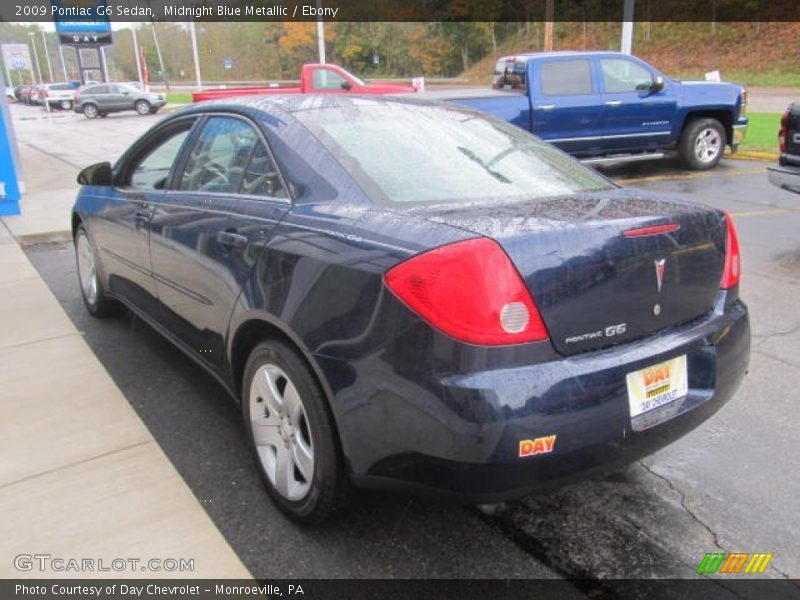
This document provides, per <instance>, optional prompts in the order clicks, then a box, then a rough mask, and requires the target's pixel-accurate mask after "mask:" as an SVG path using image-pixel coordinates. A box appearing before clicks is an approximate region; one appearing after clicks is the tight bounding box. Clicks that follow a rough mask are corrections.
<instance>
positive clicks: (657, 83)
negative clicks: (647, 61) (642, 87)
mask: <svg viewBox="0 0 800 600" xmlns="http://www.w3.org/2000/svg"><path fill="white" fill-rule="evenodd" d="M663 89H664V78H663V77H662V76H661V75H656V76H655V77H654V78H653V83H652V84H650V91H651V92H653V93H655V92H660V91H661V90H663Z"/></svg>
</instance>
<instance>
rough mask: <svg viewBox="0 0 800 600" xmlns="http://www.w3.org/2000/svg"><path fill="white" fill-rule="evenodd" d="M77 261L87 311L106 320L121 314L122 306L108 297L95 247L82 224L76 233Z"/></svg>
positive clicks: (79, 280)
mask: <svg viewBox="0 0 800 600" xmlns="http://www.w3.org/2000/svg"><path fill="white" fill-rule="evenodd" d="M74 242H75V260H76V262H77V265H78V285H79V286H80V288H81V296H83V303H84V305H85V306H86V310H87V311H89V314H90V315H92V316H93V317H97V318H104V317H110V316H112V315H116V314H119V312H120V309H121V308H122V307H121V305H120V304H119V303H118V302H116V301H115V300H112V299H111V298H109V297H108V296H106V293H105V290H104V289H103V284H102V282H101V281H100V277H99V275H98V273H97V265H98V258H97V252H95V250H94V245H93V244H92V241H91V240H90V239H89V235H88V234H87V233H86V228H85V227H84V226H83V225H82V224H81V225H78V228H77V230H76V231H75V240H74Z"/></svg>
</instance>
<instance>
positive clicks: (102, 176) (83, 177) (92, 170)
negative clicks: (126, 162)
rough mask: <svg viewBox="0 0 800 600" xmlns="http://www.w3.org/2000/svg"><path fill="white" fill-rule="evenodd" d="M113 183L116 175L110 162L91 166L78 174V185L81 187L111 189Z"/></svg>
mask: <svg viewBox="0 0 800 600" xmlns="http://www.w3.org/2000/svg"><path fill="white" fill-rule="evenodd" d="M113 181H114V173H113V172H112V171H111V163H110V162H101V163H96V164H94V165H89V166H88V167H86V168H85V169H83V170H82V171H81V172H80V173H78V183H79V184H80V185H101V186H105V187H110V186H111V184H112V183H113Z"/></svg>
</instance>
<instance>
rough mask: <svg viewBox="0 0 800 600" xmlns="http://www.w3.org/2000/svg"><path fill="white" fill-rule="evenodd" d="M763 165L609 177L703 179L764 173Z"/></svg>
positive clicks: (622, 181) (633, 180)
mask: <svg viewBox="0 0 800 600" xmlns="http://www.w3.org/2000/svg"><path fill="white" fill-rule="evenodd" d="M766 172H767V170H766V168H765V167H751V168H749V169H732V170H730V171H724V172H721V171H703V172H702V173H672V174H669V175H650V176H648V177H630V178H627V179H626V178H622V179H616V178H614V177H613V176H612V177H611V178H612V179H613V180H614V181H615V182H616V183H620V184H628V183H644V182H647V181H677V180H682V179H705V178H707V177H723V176H726V177H727V176H732V177H733V176H738V175H755V174H756V173H766Z"/></svg>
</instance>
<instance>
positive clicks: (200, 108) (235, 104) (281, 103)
mask: <svg viewBox="0 0 800 600" xmlns="http://www.w3.org/2000/svg"><path fill="white" fill-rule="evenodd" d="M389 105H404V106H409V107H426V106H429V107H440V108H441V107H445V108H448V109H453V110H461V111H464V112H469V113H473V112H475V111H472V110H471V109H469V108H466V107H463V106H458V105H456V104H452V103H445V102H441V101H435V100H428V99H424V98H418V97H415V95H414V94H413V93H409V94H407V95H405V94H398V95H386V96H382V95H358V94H276V95H264V96H242V97H238V98H221V99H219V100H211V101H207V102H200V103H197V104H193V105H191V106H190V107H187V108H184V109H182V110H180V111H178V112H176V113H174V114H176V115H178V114H180V115H187V114H191V113H195V112H198V113H202V112H208V111H225V110H230V111H232V112H242V111H243V110H249V111H262V112H265V113H275V112H280V113H284V114H290V115H291V114H292V113H298V112H306V111H320V110H330V109H334V110H340V111H345V110H348V109H362V108H369V107H379V106H389Z"/></svg>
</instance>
